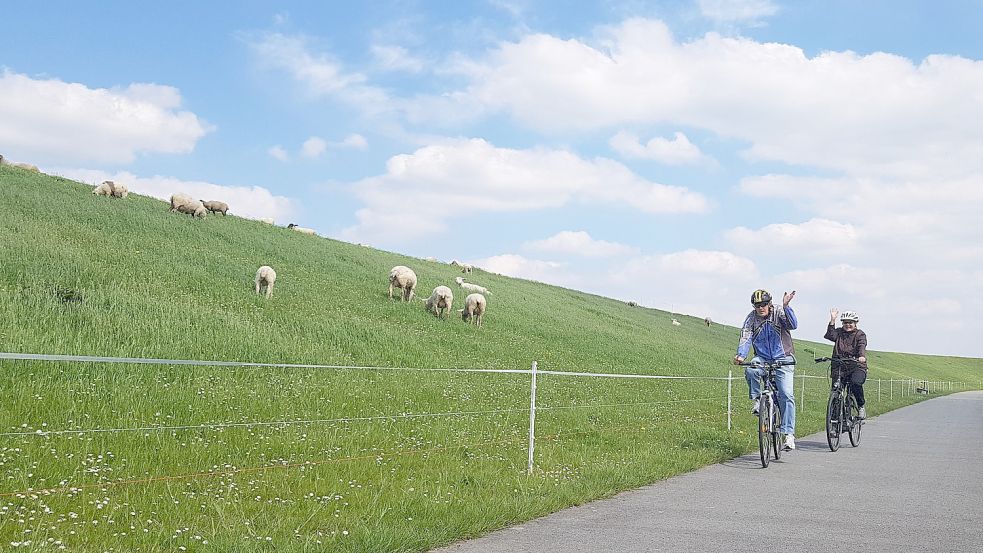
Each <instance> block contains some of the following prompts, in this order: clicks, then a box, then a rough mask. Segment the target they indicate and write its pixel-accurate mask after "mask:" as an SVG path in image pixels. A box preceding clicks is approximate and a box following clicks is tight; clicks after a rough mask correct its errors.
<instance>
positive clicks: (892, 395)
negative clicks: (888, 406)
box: [888, 378, 894, 400]
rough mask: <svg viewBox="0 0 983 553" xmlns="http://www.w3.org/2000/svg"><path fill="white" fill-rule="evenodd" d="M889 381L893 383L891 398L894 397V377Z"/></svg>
mask: <svg viewBox="0 0 983 553" xmlns="http://www.w3.org/2000/svg"><path fill="white" fill-rule="evenodd" d="M888 383H889V384H890V385H891V399H892V400H893V399H894V379H893V378H892V379H891V380H890V381H888Z"/></svg>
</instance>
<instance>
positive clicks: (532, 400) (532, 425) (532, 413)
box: [526, 361, 537, 475]
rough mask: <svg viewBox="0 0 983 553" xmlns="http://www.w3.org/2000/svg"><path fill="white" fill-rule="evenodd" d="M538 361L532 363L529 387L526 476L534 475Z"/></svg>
mask: <svg viewBox="0 0 983 553" xmlns="http://www.w3.org/2000/svg"><path fill="white" fill-rule="evenodd" d="M536 365H537V363H536V361H533V362H532V379H531V381H530V382H531V386H530V387H529V466H528V467H527V468H526V474H530V475H531V474H532V455H533V451H535V449H536Z"/></svg>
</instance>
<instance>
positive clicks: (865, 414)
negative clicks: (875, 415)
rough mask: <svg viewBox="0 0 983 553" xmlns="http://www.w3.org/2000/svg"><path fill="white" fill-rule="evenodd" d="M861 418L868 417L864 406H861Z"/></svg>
mask: <svg viewBox="0 0 983 553" xmlns="http://www.w3.org/2000/svg"><path fill="white" fill-rule="evenodd" d="M860 418H862V419H866V418H867V410H866V409H864V408H863V407H861V408H860Z"/></svg>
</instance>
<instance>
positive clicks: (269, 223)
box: [259, 217, 276, 225]
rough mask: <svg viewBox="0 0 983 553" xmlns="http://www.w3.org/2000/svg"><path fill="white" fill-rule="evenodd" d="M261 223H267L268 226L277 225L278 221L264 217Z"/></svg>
mask: <svg viewBox="0 0 983 553" xmlns="http://www.w3.org/2000/svg"><path fill="white" fill-rule="evenodd" d="M259 222H260V223H266V224H267V225H275V224H276V221H274V220H273V218H272V217H263V218H262V219H260V220H259Z"/></svg>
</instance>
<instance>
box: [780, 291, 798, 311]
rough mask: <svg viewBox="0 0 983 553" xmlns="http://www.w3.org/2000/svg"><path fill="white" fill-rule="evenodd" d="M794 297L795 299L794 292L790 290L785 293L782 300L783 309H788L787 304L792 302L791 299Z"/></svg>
mask: <svg viewBox="0 0 983 553" xmlns="http://www.w3.org/2000/svg"><path fill="white" fill-rule="evenodd" d="M794 297H795V290H792V291H791V292H785V297H784V298H782V305H783V306H784V307H788V304H789V303H790V302H791V301H792V298H794Z"/></svg>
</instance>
